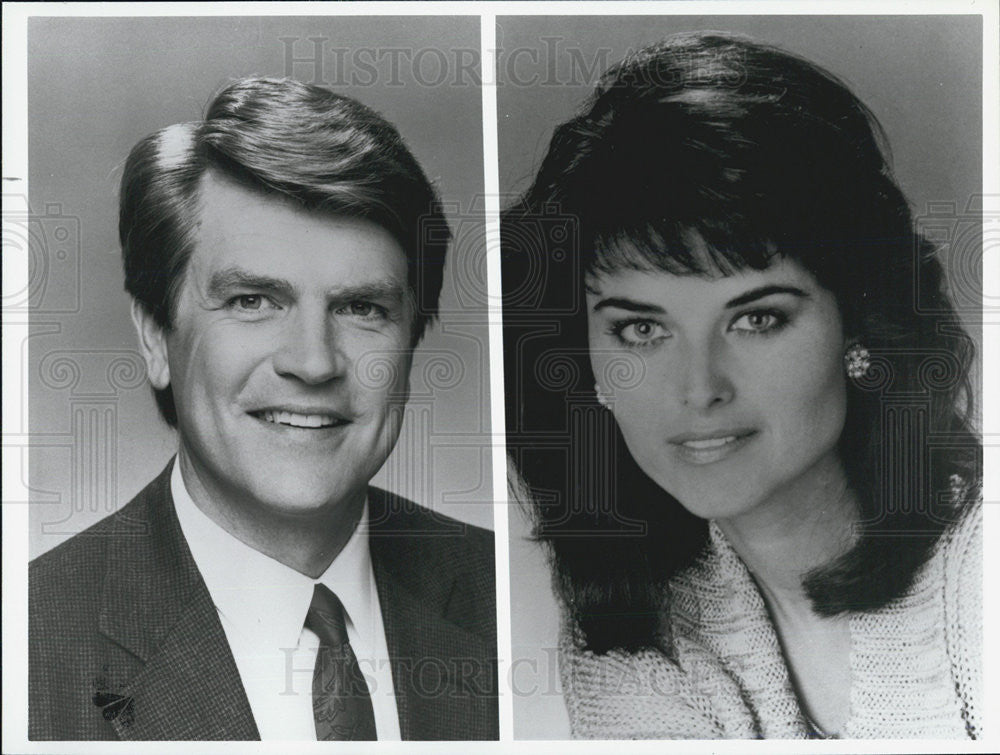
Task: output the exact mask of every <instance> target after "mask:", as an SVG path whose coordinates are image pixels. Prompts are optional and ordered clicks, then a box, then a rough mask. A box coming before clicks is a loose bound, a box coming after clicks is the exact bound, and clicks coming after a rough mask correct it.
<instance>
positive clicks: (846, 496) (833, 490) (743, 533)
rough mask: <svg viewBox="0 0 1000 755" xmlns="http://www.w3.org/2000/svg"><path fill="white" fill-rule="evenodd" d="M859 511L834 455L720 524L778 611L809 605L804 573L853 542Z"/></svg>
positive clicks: (720, 520) (719, 521)
mask: <svg viewBox="0 0 1000 755" xmlns="http://www.w3.org/2000/svg"><path fill="white" fill-rule="evenodd" d="M857 511H858V510H857V504H856V499H855V497H854V494H853V492H852V491H851V490H850V488H849V487H848V485H847V478H846V475H845V474H844V471H843V467H842V466H841V464H840V461H839V460H838V459H836V457H835V456H834V455H832V454H831V455H830V456H829V457H826V458H824V459H823V460H821V461H819V462H817V464H816V465H814V466H813V468H811V469H810V470H809V471H808V472H807V473H806V474H804V475H802V476H800V477H799V478H798V479H797V480H796V481H795V482H793V483H792V484H790V485H787V486H785V488H784V489H782V490H781V491H780V492H779V493H777V494H775V495H773V496H772V497H771V498H770V499H769V500H767V501H764V502H762V503H761V504H760V505H758V506H755V507H754V508H753V510H751V511H748V512H746V513H744V514H741V515H739V516H736V517H731V518H727V519H719V520H717V524H718V525H719V528H720V529H721V530H722V532H723V534H725V536H726V538H727V540H728V541H729V543H730V544H731V545H732V546H733V548H734V549H735V550H736V552H737V553H738V554H739V556H740V558H741V559H742V560H743V563H745V564H746V566H747V568H748V569H749V571H750V573H751V574H752V575H753V577H754V579H755V580H756V581H757V584H758V585H759V586H760V588H761V591H762V592H763V593H764V595H765V597H766V598H767V599H768V603H769V604H771V607H772V610H774V609H775V608H776V607H779V606H780V607H781V608H784V609H786V610H796V609H797V608H798V609H799V610H801V609H805V608H807V607H808V606H809V601H808V597H807V596H806V594H805V591H804V590H803V589H802V577H803V576H804V575H805V574H806V573H807V572H809V571H810V570H812V569H814V568H816V567H817V566H821V565H823V564H825V563H827V562H829V561H830V560H831V559H833V558H836V557H837V556H838V555H840V554H841V553H843V552H844V551H846V550H847V549H848V548H849V547H850V545H851V542H852V536H853V530H854V525H855V524H856V522H857V518H858V513H857ZM775 603H777V604H778V605H777V606H776V605H775Z"/></svg>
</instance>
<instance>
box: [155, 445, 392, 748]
mask: <svg viewBox="0 0 1000 755" xmlns="http://www.w3.org/2000/svg"><path fill="white" fill-rule="evenodd" d="M170 492H171V495H172V496H173V500H174V508H175V509H176V511H177V518H178V519H179V520H180V525H181V532H183V533H184V538H185V540H187V543H188V547H189V548H190V549H191V555H192V556H193V557H194V562H195V564H197V566H198V570H199V571H200V572H201V576H202V578H203V579H204V580H205V584H206V585H207V586H208V592H209V594H210V595H211V596H212V602H213V603H215V607H216V608H217V609H218V611H219V618H220V619H221V621H222V628H223V629H224V630H225V632H226V639H228V640H229V648H230V650H231V651H232V653H233V659H234V660H235V661H236V668H237V669H238V670H239V672H240V678H241V679H242V681H243V689H244V690H245V691H246V695H247V700H248V701H249V702H250V709H251V710H252V711H253V717H254V720H255V721H256V723H257V730H258V731H259V732H260V738H261V739H262V740H275V739H287V740H293V739H294V740H303V739H311V740H315V739H316V726H315V722H314V720H313V707H312V677H313V668H314V667H315V665H316V650H317V648H318V646H319V638H318V637H317V636H316V635H315V634H314V633H313V632H312V631H310V630H309V629H306V628H305V620H306V613H307V612H308V610H309V604H310V602H311V601H312V596H313V589H314V587H315V585H316V583H317V582H320V583H322V584H324V585H326V586H327V587H329V588H330V589H331V590H332V591H333V592H334V593H335V594H336V595H337V597H338V598H340V601H341V602H342V603H343V604H344V609H345V610H346V612H347V636H348V639H349V640H350V642H351V647H352V648H353V649H354V653H355V655H357V658H358V664H359V666H360V667H361V671H362V673H363V674H364V675H365V679H366V680H367V682H368V690H369V692H370V693H371V698H372V706H373V708H374V711H375V728H376V731H377V732H378V738H379V739H380V740H399V739H400V734H399V716H398V713H397V709H396V696H395V694H394V692H393V686H392V669H391V666H390V663H389V651H388V648H387V646H386V641H385V628H384V626H383V623H382V611H381V609H380V608H379V603H378V592H377V588H376V586H375V573H374V571H373V570H372V562H371V554H370V552H369V550H368V538H367V536H366V535H365V534H364V533H366V532H367V531H368V527H367V524H368V503H367V502H365V508H364V514H363V516H362V519H361V522H360V524H359V526H358V527H357V528H356V529H355V530H354V533H353V534H352V535H351V538H350V540H348V541H347V544H346V545H345V546H344V549H343V550H342V551H341V552H340V554H339V555H338V556H337V558H336V559H334V561H333V563H332V564H330V566H329V568H328V569H327V570H326V571H325V572H324V573H323V574H322V576H320V577H319V579H312V578H311V577H307V576H306V575H304V574H301V573H299V572H297V571H295V570H294V569H292V568H291V567H288V566H285V565H284V564H282V563H280V562H278V561H275V560H274V559H273V558H270V557H269V556H265V555H264V554H263V553H260V552H259V551H256V550H254V549H253V548H251V547H250V546H249V545H247V544H246V543H243V542H242V541H240V540H238V539H237V538H235V537H233V536H232V535H230V534H229V533H228V532H226V531H225V530H224V529H222V527H220V526H219V525H217V524H216V523H215V522H214V521H212V520H211V519H210V518H209V517H208V516H206V515H205V513H204V512H202V510H201V509H199V508H198V506H197V505H196V504H195V502H194V501H193V500H192V499H191V496H190V495H189V493H188V491H187V488H186V487H185V485H184V480H183V476H182V475H181V471H180V462H179V461H175V463H174V469H173V472H172V474H171V477H170Z"/></svg>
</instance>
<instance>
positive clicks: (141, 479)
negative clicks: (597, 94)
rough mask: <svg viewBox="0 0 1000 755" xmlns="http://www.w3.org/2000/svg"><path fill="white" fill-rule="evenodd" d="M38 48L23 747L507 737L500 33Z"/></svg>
mask: <svg viewBox="0 0 1000 755" xmlns="http://www.w3.org/2000/svg"><path fill="white" fill-rule="evenodd" d="M27 32H28V33H27V45H28V59H29V63H28V71H27V78H28V87H27V101H28V118H29V124H30V129H29V136H28V151H29V165H30V168H29V171H30V172H29V185H30V193H29V195H28V197H27V209H28V215H27V217H26V219H25V222H26V228H25V230H26V232H27V233H28V234H29V236H30V243H31V250H30V251H31V255H32V262H33V265H34V266H33V268H32V273H33V274H34V275H35V279H32V280H30V281H29V289H28V291H27V292H26V297H25V304H24V306H25V307H26V308H27V310H28V313H29V315H30V331H29V337H28V338H27V339H26V342H25V344H24V347H25V348H26V354H25V356H26V360H27V361H26V365H25V369H26V370H27V374H28V388H29V393H28V403H27V407H26V408H27V409H28V410H29V411H30V414H29V415H28V416H30V420H29V423H28V427H27V430H28V433H29V435H30V439H31V444H30V454H31V456H30V463H29V465H28V467H27V470H26V471H27V483H28V488H29V490H30V495H31V498H30V504H31V506H30V516H29V526H30V533H29V551H30V553H29V557H30V558H31V559H32V565H31V568H30V575H29V580H28V581H29V592H30V595H29V600H28V603H29V622H28V623H29V626H28V630H29V659H28V667H29V668H28V671H29V690H28V693H29V701H28V713H29V727H28V734H29V739H36V740H53V739H55V740H93V739H98V740H99V739H130V740H151V739H196V740H197V739H258V738H259V739H264V740H276V739H277V740H297V739H298V740H301V739H313V740H316V739H318V740H342V739H347V740H351V739H360V740H375V739H379V740H399V739H496V737H497V736H498V721H497V672H496V658H497V650H496V600H495V578H494V572H495V565H494V550H493V538H492V528H493V511H494V506H493V483H492V470H491V454H492V450H491V430H490V412H489V406H490V397H489V345H488V337H487V330H486V328H487V322H486V315H487V311H486V306H487V301H486V297H487V290H486V278H485V270H486V259H485V237H484V215H483V201H482V197H483V194H484V185H483V161H482V133H483V132H482V117H481V112H482V105H481V88H480V86H479V78H480V74H479V65H480V64H479V34H480V32H479V22H478V19H476V18H435V17H426V18H408V19H402V18H385V17H382V18H378V17H363V16H362V17H340V18H329V17H310V18H287V17H270V18H269V17H241V18H236V17H234V18H225V17H218V18H196V17H174V18H33V19H31V20H30V22H29V24H28V30H27ZM151 481H152V482H151Z"/></svg>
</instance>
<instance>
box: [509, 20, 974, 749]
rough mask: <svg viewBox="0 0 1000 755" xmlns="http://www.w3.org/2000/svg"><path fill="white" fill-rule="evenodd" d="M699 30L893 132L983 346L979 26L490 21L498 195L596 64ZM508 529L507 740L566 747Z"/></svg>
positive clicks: (911, 186) (531, 597)
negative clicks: (730, 41)
mask: <svg viewBox="0 0 1000 755" xmlns="http://www.w3.org/2000/svg"><path fill="white" fill-rule="evenodd" d="M699 29H715V30H723V31H732V32H740V33H744V34H748V35H750V36H751V37H753V38H755V39H757V40H759V41H762V42H768V43H771V44H776V45H778V46H780V47H783V48H785V49H787V50H789V51H791V52H795V53H798V54H800V55H803V56H804V57H806V58H808V59H810V60H812V61H814V62H816V63H818V64H820V65H822V66H824V67H826V68H828V69H829V70H831V71H832V72H833V73H835V74H837V75H838V76H840V77H841V78H842V79H843V80H845V81H846V83H847V84H848V85H849V86H850V87H851V88H852V89H853V90H854V92H855V93H856V94H857V95H858V96H859V97H860V98H861V99H862V100H863V101H864V102H865V103H866V104H867V105H868V106H869V107H870V108H871V109H872V110H873V111H874V113H875V115H876V116H877V117H878V118H879V120H880V121H881V122H882V125H883V126H884V127H885V129H886V132H887V134H888V137H889V142H890V144H891V146H892V151H893V155H894V165H895V171H896V177H897V179H898V180H899V182H900V184H901V185H902V188H903V190H904V191H905V192H906V195H907V197H908V198H909V199H910V202H911V204H912V206H913V208H914V210H915V213H916V214H917V215H922V216H924V217H923V220H922V221H921V223H922V224H923V225H924V227H925V229H926V230H928V231H929V232H930V233H931V235H933V236H935V238H937V239H938V241H939V242H941V243H942V245H943V247H944V254H945V263H946V266H947V267H948V270H949V274H950V276H951V279H952V286H953V290H954V293H955V297H956V300H957V303H958V306H959V307H960V309H963V310H964V312H965V313H966V315H967V316H966V322H967V325H968V326H969V328H970V330H971V331H972V333H973V335H974V336H975V337H977V339H978V338H979V336H980V334H981V331H982V325H981V318H980V317H979V313H980V307H981V302H982V298H981V292H982V277H981V276H982V270H981V264H982V256H981V242H982V230H981V225H980V223H981V218H977V217H975V216H974V215H971V214H970V213H966V210H967V209H972V210H973V211H975V210H977V209H979V208H978V207H977V206H975V205H974V206H973V207H972V208H969V206H968V203H969V201H970V199H971V198H973V197H975V195H977V194H979V193H981V192H982V188H981V187H982V101H981V97H982V26H981V22H980V19H979V18H978V17H976V16H899V17H879V16H865V17H850V16H826V17H815V16H767V17H752V16H743V17H740V16H710V17H691V16H675V17H668V16H661V17H640V16H632V17H612V16H603V17H531V18H524V17H521V18H513V17H501V18H498V20H497V47H498V48H499V50H500V52H499V54H498V67H497V68H498V74H497V77H498V83H499V86H498V129H499V134H498V137H499V148H500V190H501V192H504V193H507V194H508V195H516V194H517V193H518V192H521V191H523V190H525V189H526V188H527V187H528V185H529V184H530V182H531V179H532V177H533V175H534V172H535V170H536V169H537V167H538V165H539V164H540V161H541V159H542V157H543V156H544V155H545V152H546V149H547V147H548V141H549V139H550V137H551V135H552V131H553V128H554V127H555V126H556V125H557V124H559V123H561V122H562V121H565V120H566V119H568V118H569V117H571V116H572V115H573V114H574V113H576V112H577V109H578V108H579V107H580V104H581V103H582V101H583V100H584V99H585V98H586V97H587V96H588V94H589V93H590V92H591V91H592V90H593V85H594V83H595V82H596V79H597V77H598V76H599V75H600V73H601V72H602V71H603V69H604V68H606V67H607V66H608V65H610V64H612V63H615V62H617V61H618V60H620V59H621V58H622V57H624V55H625V54H626V53H627V52H628V51H629V50H631V49H635V48H637V47H642V46H645V45H647V44H651V43H653V42H656V41H658V40H660V39H662V38H663V37H664V36H667V35H669V34H671V33H674V32H680V31H690V30H699ZM508 202H509V196H508V197H507V199H506V200H505V202H504V203H505V204H506V203H508ZM930 203H933V204H930ZM929 209H930V210H931V212H928V210H929ZM977 321H978V322H977ZM510 528H511V530H510V532H511V543H510V564H511V565H510V577H511V578H510V584H511V617H512V643H513V656H512V658H513V664H514V666H513V668H514V674H513V678H512V682H513V686H514V692H515V695H514V724H515V725H514V735H515V737H516V738H518V739H560V738H565V737H566V736H568V733H569V729H568V720H567V717H566V712H565V708H564V706H563V703H562V698H561V695H560V692H559V689H558V683H557V680H558V671H557V668H556V652H555V648H556V637H557V629H558V614H557V609H556V606H555V603H554V600H553V598H552V593H551V589H550V586H549V572H548V569H547V567H546V565H545V563H544V559H543V556H542V554H541V551H540V549H539V548H538V547H537V546H536V545H534V544H532V543H531V542H530V541H529V540H528V539H527V534H528V530H527V526H526V523H525V520H524V518H523V517H522V516H521V515H520V512H519V511H518V510H517V509H516V508H515V507H511V509H510Z"/></svg>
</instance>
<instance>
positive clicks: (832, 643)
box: [497, 15, 984, 739]
mask: <svg viewBox="0 0 1000 755" xmlns="http://www.w3.org/2000/svg"><path fill="white" fill-rule="evenodd" d="M981 39H982V26H981V19H980V18H979V17H975V16H948V17H940V16H886V17H883V16H864V17H860V16H812V15H804V16H743V17H739V16H725V15H713V16H708V17H706V16H701V17H697V16H687V15H674V16H669V17H662V16H661V17H651V16H641V15H636V16H630V17H627V18H622V17H613V18H612V17H606V16H604V17H589V16H568V15H560V16H548V17H517V16H500V17H498V19H497V42H498V49H499V53H498V60H499V61H500V62H499V64H498V86H497V102H498V106H497V134H498V143H499V174H500V186H501V194H502V196H503V198H504V201H505V203H506V204H505V208H506V209H505V210H504V211H503V214H502V220H501V234H502V247H501V254H502V265H503V276H504V278H503V283H504V297H505V298H504V367H505V375H504V378H505V392H506V396H507V403H506V430H507V450H508V454H509V455H510V459H511V488H512V491H514V496H515V498H517V499H519V500H520V503H521V505H520V506H515V505H512V506H511V507H510V532H511V541H510V549H511V642H512V656H511V658H512V660H511V668H512V674H511V684H512V687H513V688H514V689H515V690H516V694H515V695H514V698H513V700H514V736H515V738H517V739H521V738H524V739H560V738H566V737H573V738H585V739H745V738H767V739H772V738H774V739H776V738H782V739H787V738H831V737H838V738H847V739H860V738H880V739H896V738H914V737H917V738H937V737H947V738H960V739H965V738H969V739H976V738H978V737H980V736H981V734H980V731H981V727H982V725H983V723H982V711H983V710H984V707H983V706H984V702H983V698H982V687H981V657H982V656H981V652H982V646H981V642H982V635H981V618H980V617H981V606H982V592H981V590H982V588H981V584H980V579H981V574H982V541H981V527H982V523H981V522H982V491H981V482H982V461H981V450H980V434H979V433H980V426H981V425H980V423H981V415H980V413H979V407H980V399H981V386H982V383H981V369H980V364H981V363H980V361H979V357H978V356H977V355H978V354H980V353H981V351H980V346H981V337H982V320H981V314H980V303H981V301H982V288H983V280H982V277H981V276H982V272H981V268H980V263H981V260H982V249H981V243H982V236H981V235H980V227H979V222H980V217H981V216H982V214H983V212H984V205H983V195H982V190H981V187H982V159H983V153H982V125H981V124H982V100H981V97H982V78H981V60H982V47H981ZM959 564H961V566H959ZM956 625H960V626H961V630H959V633H958V634H956V631H955V626H956Z"/></svg>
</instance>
